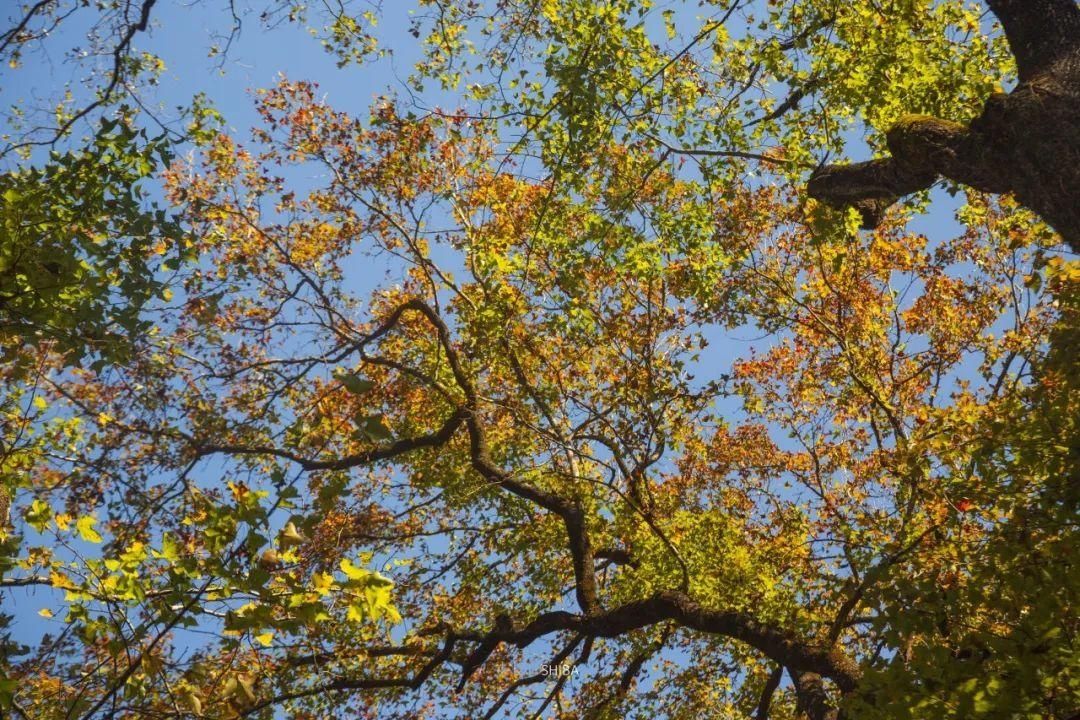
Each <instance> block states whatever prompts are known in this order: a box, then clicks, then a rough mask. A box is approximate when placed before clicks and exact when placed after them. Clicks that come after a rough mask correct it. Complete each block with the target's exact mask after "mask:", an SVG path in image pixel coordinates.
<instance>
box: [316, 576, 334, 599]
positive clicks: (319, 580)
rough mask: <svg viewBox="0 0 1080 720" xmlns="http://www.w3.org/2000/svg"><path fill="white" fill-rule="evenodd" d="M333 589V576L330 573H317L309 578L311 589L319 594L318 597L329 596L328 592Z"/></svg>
mask: <svg viewBox="0 0 1080 720" xmlns="http://www.w3.org/2000/svg"><path fill="white" fill-rule="evenodd" d="M333 587H334V576H333V575H331V574H330V573H324V572H317V573H315V575H314V576H312V578H311V589H312V590H314V591H315V592H317V593H319V595H323V596H326V595H329V594H330V590H331V589H332V588H333Z"/></svg>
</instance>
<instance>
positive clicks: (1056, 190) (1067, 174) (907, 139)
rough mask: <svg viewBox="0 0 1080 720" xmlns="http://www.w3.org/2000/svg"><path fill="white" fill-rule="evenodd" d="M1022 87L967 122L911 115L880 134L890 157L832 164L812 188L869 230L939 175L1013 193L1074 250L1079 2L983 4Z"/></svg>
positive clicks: (1079, 233) (1077, 228)
mask: <svg viewBox="0 0 1080 720" xmlns="http://www.w3.org/2000/svg"><path fill="white" fill-rule="evenodd" d="M988 4H989V6H990V9H991V10H992V11H993V12H994V14H995V15H997V17H998V19H999V20H1000V21H1001V24H1002V27H1003V28H1004V30H1005V35H1006V37H1007V38H1008V41H1009V47H1010V49H1011V50H1012V52H1013V55H1014V56H1015V57H1016V63H1017V68H1018V70H1019V79H1020V83H1019V84H1018V85H1017V87H1016V89H1015V90H1013V91H1012V92H1011V93H1008V94H1004V93H995V94H994V95H991V96H990V98H989V99H988V100H987V101H986V104H985V105H984V106H983V112H982V114H981V115H980V116H979V117H977V118H976V119H975V120H973V121H972V122H971V124H970V125H968V126H966V127H965V126H963V125H960V124H958V123H953V122H949V121H946V120H939V119H937V118H932V117H927V116H922V115H909V116H906V117H904V118H902V119H901V120H900V122H898V123H897V124H896V125H895V126H894V127H893V128H891V129H890V130H889V131H888V132H887V133H886V141H887V144H888V148H889V152H890V155H891V157H887V158H882V159H878V160H871V161H869V162H863V163H856V164H851V165H828V166H826V167H824V168H822V169H821V170H819V171H818V172H816V173H814V175H813V176H812V177H811V178H810V182H809V186H808V192H809V194H810V196H811V197H814V198H817V199H819V200H821V201H823V202H825V203H827V204H829V205H833V206H836V207H844V206H848V205H851V206H854V207H856V208H858V209H859V211H860V212H861V213H862V215H863V220H864V227H868V228H872V227H875V226H876V225H877V223H878V222H879V221H880V219H881V214H882V213H883V212H884V210H885V208H887V207H888V206H889V205H891V204H892V203H894V202H896V200H898V199H899V198H900V197H902V196H904V195H907V194H909V193H913V192H917V191H919V190H923V189H926V188H929V187H930V186H931V185H933V184H934V182H936V181H937V179H938V178H939V177H945V178H948V179H949V180H953V181H955V182H959V183H962V184H964V185H968V186H970V187H973V188H975V189H977V190H981V191H984V192H991V193H1006V192H1011V193H1013V194H1015V195H1016V198H1017V199H1018V200H1019V201H1020V202H1021V203H1023V204H1024V205H1025V206H1027V207H1028V208H1030V209H1032V210H1034V211H1035V212H1037V213H1038V214H1039V215H1041V216H1042V218H1043V219H1044V220H1045V221H1046V222H1047V223H1049V224H1050V225H1051V226H1052V227H1053V228H1054V229H1055V230H1057V231H1058V232H1059V233H1060V234H1061V236H1062V237H1063V238H1064V239H1065V241H1066V242H1067V243H1068V244H1069V246H1070V247H1071V248H1072V249H1073V250H1074V251H1077V252H1080V198H1078V196H1077V192H1078V190H1080V8H1078V7H1077V3H1076V2H1075V0H989V2H988Z"/></svg>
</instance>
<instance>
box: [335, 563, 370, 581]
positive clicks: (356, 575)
mask: <svg viewBox="0 0 1080 720" xmlns="http://www.w3.org/2000/svg"><path fill="white" fill-rule="evenodd" d="M341 570H342V572H344V573H345V575H346V576H347V577H348V578H349V579H350V580H364V579H366V578H367V577H368V576H370V575H371V573H370V572H369V571H367V570H365V569H364V568H360V567H356V566H355V565H353V564H352V561H351V560H349V559H348V558H344V559H342V561H341Z"/></svg>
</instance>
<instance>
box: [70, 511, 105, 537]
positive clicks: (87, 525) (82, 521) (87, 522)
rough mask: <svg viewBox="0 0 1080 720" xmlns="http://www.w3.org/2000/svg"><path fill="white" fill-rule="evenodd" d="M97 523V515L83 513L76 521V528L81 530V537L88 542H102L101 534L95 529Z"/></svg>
mask: <svg viewBox="0 0 1080 720" xmlns="http://www.w3.org/2000/svg"><path fill="white" fill-rule="evenodd" d="M95 524H97V518H96V517H94V516H93V515H83V516H82V517H81V518H79V519H78V520H77V521H76V522H75V529H76V530H78V531H79V537H81V538H82V539H83V540H85V541H86V542H92V543H99V542H101V535H99V534H98V531H97V530H95V529H94V525H95Z"/></svg>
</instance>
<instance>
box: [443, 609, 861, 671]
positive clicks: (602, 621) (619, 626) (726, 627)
mask: <svg viewBox="0 0 1080 720" xmlns="http://www.w3.org/2000/svg"><path fill="white" fill-rule="evenodd" d="M669 620H671V621H674V622H676V623H678V624H679V625H681V626H683V627H686V628H689V629H692V630H697V631H699V632H704V633H708V634H712V635H722V636H724V637H728V638H731V639H733V640H739V641H741V642H744V643H746V644H747V645H750V646H751V647H753V648H755V649H757V650H758V651H760V652H761V653H762V654H764V655H765V656H766V657H768V658H770V659H772V660H774V661H775V662H778V663H781V664H783V665H784V666H785V667H791V668H796V669H798V670H800V671H804V672H814V673H817V674H819V675H822V676H824V677H828V678H829V679H831V680H833V681H834V682H835V683H836V684H837V686H838V687H839V688H840V689H841V690H843V691H844V692H848V691H851V690H853V689H854V688H855V686H856V684H857V683H858V680H859V677H860V671H859V669H858V667H857V666H856V664H855V663H854V662H853V661H852V660H851V659H850V658H849V657H847V655H845V654H844V653H843V651H841V650H840V649H838V648H835V647H831V648H829V647H821V646H817V645H814V644H811V643H809V642H807V641H805V640H803V639H802V638H799V637H797V636H796V635H794V634H792V633H788V632H785V631H783V630H779V629H776V628H774V627H771V626H769V625H765V624H763V623H761V622H760V621H758V620H757V619H755V618H754V617H752V616H750V615H748V614H746V613H741V612H726V611H720V610H712V609H709V608H705V607H703V606H702V605H700V604H699V603H698V602H696V601H695V600H693V599H692V598H690V597H689V596H688V595H686V594H685V593H681V592H673V591H667V592H660V593H657V594H656V595H653V596H652V597H650V598H646V599H644V600H637V601H634V602H630V603H626V604H625V605H622V606H619V607H617V608H613V609H611V610H607V611H604V612H601V613H598V614H596V615H591V616H590V615H575V614H573V613H568V612H564V611H554V612H550V613H545V614H543V615H540V616H539V617H537V618H536V619H535V620H533V621H532V622H530V623H528V624H526V625H524V626H518V625H513V626H511V627H507V626H506V623H505V620H504V621H503V627H496V628H494V629H493V630H491V631H489V632H481V633H459V634H457V637H459V638H460V639H463V640H470V641H474V642H481V643H482V642H485V641H490V640H491V639H495V640H497V641H499V642H505V643H509V644H512V645H516V646H518V647H526V646H528V645H529V644H531V643H532V642H533V641H535V640H536V639H538V638H540V637H542V636H544V635H548V634H550V633H554V632H560V631H573V632H577V633H581V634H584V635H588V636H592V637H601V638H613V637H619V636H621V635H623V634H625V633H628V632H630V631H632V630H638V629H641V628H644V627H648V626H650V625H655V624H657V623H660V622H665V621H669Z"/></svg>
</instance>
